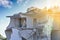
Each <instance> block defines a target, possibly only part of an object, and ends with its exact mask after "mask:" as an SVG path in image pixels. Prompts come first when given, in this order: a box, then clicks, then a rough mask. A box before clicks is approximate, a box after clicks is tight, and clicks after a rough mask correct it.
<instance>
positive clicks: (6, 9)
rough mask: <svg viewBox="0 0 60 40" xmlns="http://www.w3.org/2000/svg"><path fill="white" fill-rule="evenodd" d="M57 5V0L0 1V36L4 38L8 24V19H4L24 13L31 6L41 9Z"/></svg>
mask: <svg viewBox="0 0 60 40" xmlns="http://www.w3.org/2000/svg"><path fill="white" fill-rule="evenodd" d="M53 2H54V3H53ZM59 3H60V1H59V0H58V1H57V0H56V1H54V0H0V34H2V35H3V36H5V32H4V31H5V29H6V27H7V26H8V24H9V22H10V20H9V18H6V16H9V15H13V14H17V13H19V12H26V10H27V8H29V7H32V6H34V7H38V8H43V7H45V6H47V7H50V6H53V5H55V4H56V5H57V4H59Z"/></svg>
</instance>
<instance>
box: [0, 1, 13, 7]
mask: <svg viewBox="0 0 60 40" xmlns="http://www.w3.org/2000/svg"><path fill="white" fill-rule="evenodd" d="M11 5H12V2H11V1H8V0H0V6H3V7H7V8H11Z"/></svg>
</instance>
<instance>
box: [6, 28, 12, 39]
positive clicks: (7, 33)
mask: <svg viewBox="0 0 60 40" xmlns="http://www.w3.org/2000/svg"><path fill="white" fill-rule="evenodd" d="M5 33H6V37H7V40H10V38H11V34H12V29H7V30H5Z"/></svg>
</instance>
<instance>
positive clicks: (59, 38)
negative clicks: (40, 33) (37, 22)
mask: <svg viewBox="0 0 60 40" xmlns="http://www.w3.org/2000/svg"><path fill="white" fill-rule="evenodd" d="M51 40H60V30H53V31H52V34H51Z"/></svg>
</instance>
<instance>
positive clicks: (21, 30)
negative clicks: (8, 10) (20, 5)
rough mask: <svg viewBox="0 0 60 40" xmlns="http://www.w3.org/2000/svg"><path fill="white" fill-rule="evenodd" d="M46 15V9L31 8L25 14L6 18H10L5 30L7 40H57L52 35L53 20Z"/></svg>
mask: <svg viewBox="0 0 60 40" xmlns="http://www.w3.org/2000/svg"><path fill="white" fill-rule="evenodd" d="M48 13H49V12H47V9H39V8H34V7H31V8H28V9H27V12H26V13H18V14H14V15H13V16H7V17H10V23H9V25H8V27H7V28H6V30H5V33H6V36H7V40H55V39H56V40H59V39H58V38H55V37H56V36H55V34H52V33H53V32H54V31H53V32H52V28H53V18H52V17H51V16H50V15H49V14H48ZM51 32H52V33H51ZM51 34H52V35H51ZM56 35H57V34H56ZM57 37H58V36H57ZM51 38H52V39H51Z"/></svg>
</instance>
